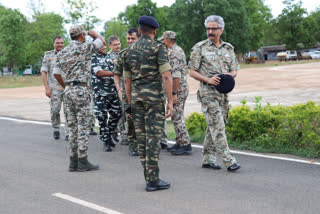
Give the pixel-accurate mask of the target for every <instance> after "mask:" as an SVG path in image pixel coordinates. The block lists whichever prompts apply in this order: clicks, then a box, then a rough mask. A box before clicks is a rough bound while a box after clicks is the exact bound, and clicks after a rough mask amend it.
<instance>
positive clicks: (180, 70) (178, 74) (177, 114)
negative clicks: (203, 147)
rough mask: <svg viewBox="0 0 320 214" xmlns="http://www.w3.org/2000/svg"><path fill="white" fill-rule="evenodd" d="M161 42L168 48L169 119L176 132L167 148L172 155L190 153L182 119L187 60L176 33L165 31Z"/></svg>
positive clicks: (186, 94) (187, 136)
mask: <svg viewBox="0 0 320 214" xmlns="http://www.w3.org/2000/svg"><path fill="white" fill-rule="evenodd" d="M160 40H161V41H162V43H164V44H165V46H166V47H167V48H168V56H169V62H170V65H171V68H172V69H171V73H172V78H173V80H172V82H173V88H172V95H173V113H172V116H171V120H172V122H173V125H174V130H175V132H176V144H175V145H173V146H172V147H170V148H168V151H169V152H171V153H172V154H173V155H184V154H191V153H192V147H191V144H190V137H189V134H188V131H187V128H186V124H185V120H184V115H183V112H184V105H185V103H186V99H187V97H188V93H189V88H188V83H187V73H188V71H187V66H186V65H187V62H186V56H185V54H184V51H183V50H182V48H180V47H179V46H178V45H177V43H176V33H175V32H173V31H166V32H164V33H163V34H162V37H161V38H160Z"/></svg>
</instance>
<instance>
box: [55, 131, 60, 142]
mask: <svg viewBox="0 0 320 214" xmlns="http://www.w3.org/2000/svg"><path fill="white" fill-rule="evenodd" d="M53 138H54V139H55V140H58V139H59V138H60V132H59V131H54V132H53Z"/></svg>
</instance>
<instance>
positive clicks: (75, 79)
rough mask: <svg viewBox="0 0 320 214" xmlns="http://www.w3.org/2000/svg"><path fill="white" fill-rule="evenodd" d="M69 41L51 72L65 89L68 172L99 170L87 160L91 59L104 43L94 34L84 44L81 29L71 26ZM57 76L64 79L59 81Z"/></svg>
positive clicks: (77, 26) (91, 32) (91, 33)
mask: <svg viewBox="0 0 320 214" xmlns="http://www.w3.org/2000/svg"><path fill="white" fill-rule="evenodd" d="M69 33H70V37H71V40H72V41H71V42H70V45H69V46H68V47H66V48H65V49H63V50H62V51H60V52H59V54H58V55H57V62H56V66H55V68H54V71H53V73H54V74H55V78H56V79H57V80H58V82H59V83H60V84H61V85H62V86H65V90H64V97H63V101H64V102H65V105H66V111H67V126H68V128H69V143H70V164H69V171H80V172H83V171H90V170H97V169H99V166H98V165H93V164H91V163H90V162H89V161H88V158H87V157H88V154H87V149H88V139H89V131H90V126H91V124H90V120H91V112H92V111H91V107H92V106H91V104H90V102H91V89H90V88H89V85H90V81H91V56H92V54H93V53H94V52H95V51H96V50H99V49H101V48H102V47H103V45H104V44H105V41H104V39H103V37H102V36H100V35H99V34H98V33H96V32H95V31H89V32H88V35H89V36H90V37H92V38H93V39H95V40H94V41H93V42H86V41H85V40H86V33H85V31H84V29H83V27H82V26H80V25H75V26H72V27H71V28H70V30H69ZM61 74H63V75H64V76H65V81H63V80H62V78H61Z"/></svg>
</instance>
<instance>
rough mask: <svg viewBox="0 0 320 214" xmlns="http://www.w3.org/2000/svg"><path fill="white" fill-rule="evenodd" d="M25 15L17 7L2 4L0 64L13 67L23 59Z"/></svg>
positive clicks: (0, 16) (0, 11) (0, 8)
mask: <svg viewBox="0 0 320 214" xmlns="http://www.w3.org/2000/svg"><path fill="white" fill-rule="evenodd" d="M25 24H26V18H25V16H24V15H23V14H22V13H20V12H19V11H18V10H16V9H14V10H13V9H7V8H5V7H2V6H0V32H1V33H0V48H1V51H0V65H6V66H8V67H9V71H11V68H12V67H13V66H16V65H20V64H21V63H22V61H23V54H24V53H23V51H21V50H22V49H23V47H24V35H23V34H24V29H25Z"/></svg>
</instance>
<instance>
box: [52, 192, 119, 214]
mask: <svg viewBox="0 0 320 214" xmlns="http://www.w3.org/2000/svg"><path fill="white" fill-rule="evenodd" d="M52 195H53V196H55V197H58V198H62V199H65V200H67V201H71V202H73V203H76V204H80V205H82V206H84V207H89V208H91V209H94V210H97V211H100V212H103V213H107V214H123V213H120V212H117V211H114V210H111V209H108V208H105V207H102V206H99V205H97V204H93V203H90V202H87V201H84V200H81V199H78V198H75V197H72V196H69V195H66V194H63V193H54V194H52Z"/></svg>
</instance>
